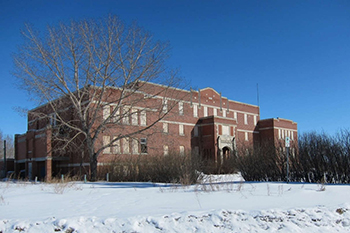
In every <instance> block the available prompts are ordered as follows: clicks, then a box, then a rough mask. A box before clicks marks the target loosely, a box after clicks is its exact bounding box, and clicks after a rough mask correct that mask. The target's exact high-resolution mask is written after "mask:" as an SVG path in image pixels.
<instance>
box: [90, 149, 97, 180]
mask: <svg viewBox="0 0 350 233" xmlns="http://www.w3.org/2000/svg"><path fill="white" fill-rule="evenodd" d="M90 174H91V177H90V181H92V182H94V181H96V179H97V154H96V153H94V152H93V154H92V155H91V157H90Z"/></svg>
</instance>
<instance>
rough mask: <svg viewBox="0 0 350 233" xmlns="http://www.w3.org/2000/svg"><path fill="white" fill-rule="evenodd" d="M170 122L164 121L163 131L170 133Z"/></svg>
mask: <svg viewBox="0 0 350 233" xmlns="http://www.w3.org/2000/svg"><path fill="white" fill-rule="evenodd" d="M168 132H169V130H168V123H163V133H168Z"/></svg>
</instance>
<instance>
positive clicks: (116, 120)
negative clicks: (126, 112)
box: [112, 108, 120, 123]
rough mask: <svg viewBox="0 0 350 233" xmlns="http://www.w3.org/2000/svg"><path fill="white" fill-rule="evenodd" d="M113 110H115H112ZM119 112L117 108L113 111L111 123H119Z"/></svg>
mask: <svg viewBox="0 0 350 233" xmlns="http://www.w3.org/2000/svg"><path fill="white" fill-rule="evenodd" d="M114 110H115V109H114ZM119 115H120V112H119V108H118V109H117V110H116V111H115V113H114V115H113V118H112V121H113V122H115V123H119V122H118V121H120V116H119Z"/></svg>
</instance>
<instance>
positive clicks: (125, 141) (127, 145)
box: [123, 138, 130, 154]
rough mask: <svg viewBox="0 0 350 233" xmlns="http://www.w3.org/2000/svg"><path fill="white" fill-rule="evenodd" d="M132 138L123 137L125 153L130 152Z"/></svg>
mask: <svg viewBox="0 0 350 233" xmlns="http://www.w3.org/2000/svg"><path fill="white" fill-rule="evenodd" d="M129 142H130V140H129V138H123V154H130V143H129Z"/></svg>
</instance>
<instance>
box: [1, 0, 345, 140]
mask: <svg viewBox="0 0 350 233" xmlns="http://www.w3.org/2000/svg"><path fill="white" fill-rule="evenodd" d="M108 14H115V15H118V16H119V17H120V18H121V19H122V20H124V21H125V22H126V23H131V22H132V21H137V22H138V24H139V25H140V26H142V27H144V28H145V29H147V30H149V31H150V32H152V33H153V34H154V36H155V38H156V39H159V40H166V41H169V42H170V44H171V47H172V50H171V58H170V59H169V65H170V66H172V67H174V68H179V70H180V74H181V76H182V77H184V78H185V79H186V80H187V81H188V82H189V83H190V86H192V88H194V89H198V88H205V87H213V88H214V89H216V90H217V91H218V92H222V95H223V96H225V97H228V98H230V99H233V100H237V101H241V102H245V103H249V104H257V84H258V85H259V97H260V113H261V118H262V119H265V118H272V117H280V118H287V119H291V120H294V121H296V122H297V123H298V128H299V132H310V131H314V130H315V131H318V132H322V131H324V132H326V133H329V134H334V133H336V132H337V131H339V129H349V128H350V121H349V119H350V1H304V0H303V1H298V0H296V1H234V0H232V1H181V0H177V1H165V0H162V1H155V0H148V1H144V0H139V1H106V0H99V1H91V0H76V1H74V0H70V1H68V0H60V1H47V0H33V1H10V0H2V1H0V28H1V32H0V41H1V43H0V81H1V85H0V97H1V100H2V102H1V114H0V130H2V132H3V133H4V134H15V133H24V132H26V130H27V125H26V117H24V116H21V115H20V114H19V113H18V112H17V111H16V110H15V109H16V108H17V107H24V108H33V107H35V103H32V102H29V101H28V99H29V98H28V95H27V93H26V92H24V91H22V90H20V89H19V88H17V87H16V82H15V80H14V78H13V76H12V75H11V70H12V69H13V64H12V57H11V54H12V53H13V52H16V48H17V46H19V45H20V44H21V43H22V38H21V36H20V30H21V29H22V28H23V25H24V23H25V22H29V23H31V24H33V25H34V26H35V27H36V28H38V29H40V30H42V31H44V30H45V28H46V26H47V25H49V24H56V23H58V22H60V21H63V22H68V21H69V20H71V19H74V20H79V19H82V18H98V17H104V16H107V15H108Z"/></svg>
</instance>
